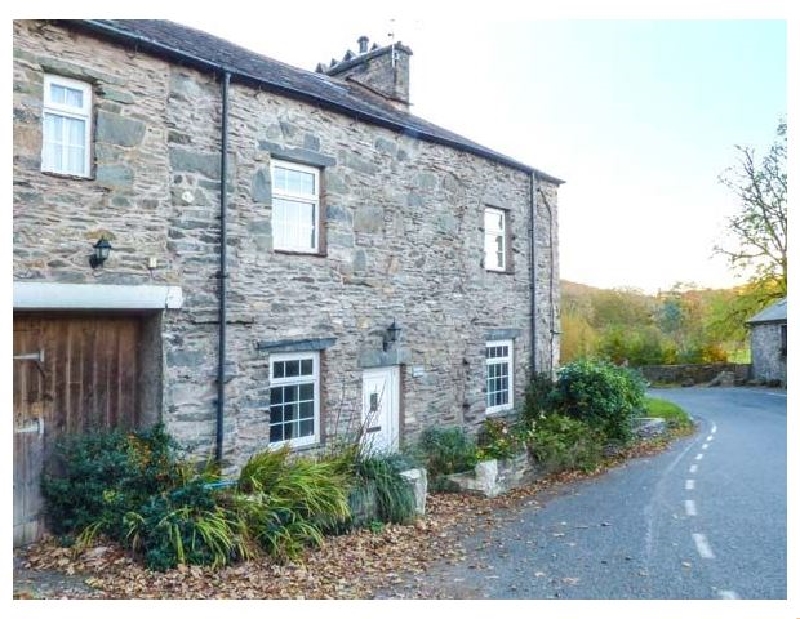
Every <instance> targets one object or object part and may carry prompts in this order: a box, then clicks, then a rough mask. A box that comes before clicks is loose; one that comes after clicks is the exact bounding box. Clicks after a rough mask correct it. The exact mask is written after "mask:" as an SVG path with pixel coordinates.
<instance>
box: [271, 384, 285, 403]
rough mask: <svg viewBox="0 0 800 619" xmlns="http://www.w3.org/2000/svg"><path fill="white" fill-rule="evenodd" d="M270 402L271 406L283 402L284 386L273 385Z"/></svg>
mask: <svg viewBox="0 0 800 619" xmlns="http://www.w3.org/2000/svg"><path fill="white" fill-rule="evenodd" d="M269 403H270V405H271V406H274V405H276V404H283V387H273V388H272V389H270V390H269Z"/></svg>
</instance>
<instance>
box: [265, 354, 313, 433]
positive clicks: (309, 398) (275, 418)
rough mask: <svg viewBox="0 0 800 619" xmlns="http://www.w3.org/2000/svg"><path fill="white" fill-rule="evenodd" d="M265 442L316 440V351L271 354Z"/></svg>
mask: <svg viewBox="0 0 800 619" xmlns="http://www.w3.org/2000/svg"><path fill="white" fill-rule="evenodd" d="M269 398H270V405H269V443H270V445H271V446H281V445H283V444H286V443H288V444H290V445H292V446H293V447H299V446H303V445H313V444H315V443H318V442H319V353H317V352H313V353H302V354H282V355H272V357H271V359H270V392H269Z"/></svg>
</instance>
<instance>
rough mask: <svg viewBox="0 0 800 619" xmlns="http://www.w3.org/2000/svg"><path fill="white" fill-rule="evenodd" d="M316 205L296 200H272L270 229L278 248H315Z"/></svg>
mask: <svg viewBox="0 0 800 619" xmlns="http://www.w3.org/2000/svg"><path fill="white" fill-rule="evenodd" d="M315 219H316V205H315V204H313V203H308V202H300V201H297V200H285V199H283V198H274V199H273V200H272V231H273V235H274V238H275V247H277V248H278V249H281V248H284V249H315V246H316V242H315V239H314V237H315V236H316V221H315Z"/></svg>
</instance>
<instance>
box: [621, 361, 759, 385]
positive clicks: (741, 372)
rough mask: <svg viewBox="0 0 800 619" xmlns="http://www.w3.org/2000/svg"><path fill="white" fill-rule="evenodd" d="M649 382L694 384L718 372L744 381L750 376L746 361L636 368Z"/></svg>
mask: <svg viewBox="0 0 800 619" xmlns="http://www.w3.org/2000/svg"><path fill="white" fill-rule="evenodd" d="M636 369H637V370H639V371H640V372H641V373H642V375H643V376H644V377H645V378H646V379H647V380H648V381H650V382H651V383H669V384H684V383H689V382H691V383H693V384H695V385H700V384H705V383H709V382H711V381H712V380H714V379H715V378H716V377H717V376H718V375H719V374H720V372H732V373H733V378H734V381H736V382H739V383H741V382H744V381H746V380H747V379H748V378H749V377H750V364H748V363H707V364H696V365H688V364H687V365H645V366H640V367H638V368H636Z"/></svg>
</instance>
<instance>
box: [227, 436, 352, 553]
mask: <svg viewBox="0 0 800 619" xmlns="http://www.w3.org/2000/svg"><path fill="white" fill-rule="evenodd" d="M344 466H345V465H344V462H331V461H324V460H323V461H316V460H312V459H310V458H302V457H301V458H295V459H292V460H290V459H289V448H288V447H283V448H282V449H279V450H274V451H265V452H262V453H260V454H256V455H255V456H253V457H252V458H250V460H249V461H248V462H247V464H245V466H244V467H243V468H242V471H241V474H240V475H239V483H238V491H239V493H243V494H233V495H232V496H231V500H232V502H233V505H234V509H235V511H236V513H237V514H238V515H239V517H240V518H241V519H242V520H243V521H244V522H245V523H246V524H247V527H248V529H249V530H250V531H251V532H252V535H253V537H254V538H255V539H256V540H257V541H258V542H259V543H260V544H261V546H262V547H263V548H264V550H266V551H267V552H268V553H269V554H270V555H272V556H273V557H275V558H277V559H279V560H286V559H293V558H295V557H296V556H297V555H298V554H299V553H300V552H301V551H302V549H303V548H304V547H305V546H307V545H312V546H316V545H320V544H321V543H322V529H323V528H324V527H325V526H330V525H331V524H332V523H337V522H341V521H347V520H348V518H349V517H350V508H349V505H348V500H347V493H348V489H349V483H348V480H347V478H346V477H345V475H344V474H343V473H342V468H343V467H344Z"/></svg>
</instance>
